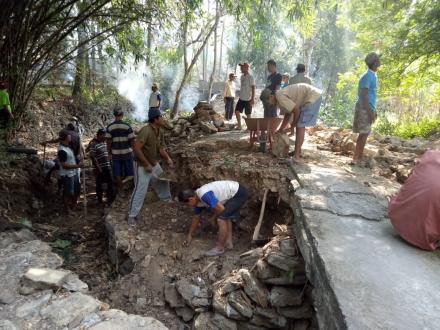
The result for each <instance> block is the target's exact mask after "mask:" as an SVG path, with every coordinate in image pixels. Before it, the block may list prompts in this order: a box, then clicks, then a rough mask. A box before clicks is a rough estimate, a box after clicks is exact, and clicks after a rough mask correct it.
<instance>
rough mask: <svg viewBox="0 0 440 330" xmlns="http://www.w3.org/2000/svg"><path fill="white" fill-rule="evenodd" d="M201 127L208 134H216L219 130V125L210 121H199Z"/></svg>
mask: <svg viewBox="0 0 440 330" xmlns="http://www.w3.org/2000/svg"><path fill="white" fill-rule="evenodd" d="M199 127H200V129H201V130H202V131H203V132H205V133H207V134H214V133H217V132H218V130H217V127H215V126H214V125H213V124H211V123H210V122H208V121H201V122H200V123H199Z"/></svg>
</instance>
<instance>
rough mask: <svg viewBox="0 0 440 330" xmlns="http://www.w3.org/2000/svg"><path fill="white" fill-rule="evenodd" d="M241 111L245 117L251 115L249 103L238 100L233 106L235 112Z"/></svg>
mask: <svg viewBox="0 0 440 330" xmlns="http://www.w3.org/2000/svg"><path fill="white" fill-rule="evenodd" d="M243 109H244V113H245V114H246V115H250V114H251V113H252V105H251V101H243V100H240V99H238V102H237V105H236V106H235V111H238V112H240V113H243Z"/></svg>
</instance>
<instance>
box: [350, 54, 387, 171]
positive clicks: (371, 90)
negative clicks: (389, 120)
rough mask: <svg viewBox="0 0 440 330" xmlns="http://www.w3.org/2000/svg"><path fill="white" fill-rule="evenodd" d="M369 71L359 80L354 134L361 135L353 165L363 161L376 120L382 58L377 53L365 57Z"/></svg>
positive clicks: (357, 142) (358, 139)
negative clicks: (378, 74)
mask: <svg viewBox="0 0 440 330" xmlns="http://www.w3.org/2000/svg"><path fill="white" fill-rule="evenodd" d="M365 63H366V64H367V66H368V70H367V71H366V72H365V73H364V74H363V75H362V77H361V78H360V79H359V85H358V100H357V102H356V107H355V114H354V121H353V132H354V133H359V136H358V138H357V141H356V149H355V151H354V155H353V162H352V164H357V163H358V162H359V161H361V160H362V155H363V153H364V148H365V144H366V143H367V138H368V135H369V134H370V132H371V125H372V124H373V123H374V121H375V120H376V117H377V114H376V95H377V75H376V72H377V69H378V68H379V66H380V57H379V55H377V54H376V53H369V54H368V55H367V56H366V57H365Z"/></svg>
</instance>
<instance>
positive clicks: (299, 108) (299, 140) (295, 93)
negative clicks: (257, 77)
mask: <svg viewBox="0 0 440 330" xmlns="http://www.w3.org/2000/svg"><path fill="white" fill-rule="evenodd" d="M321 94H322V91H321V90H320V89H318V88H316V87H313V86H312V85H309V84H302V83H301V84H294V85H289V86H287V87H286V88H284V89H281V90H279V91H276V92H271V91H269V90H265V93H262V95H261V98H262V99H265V100H266V102H268V103H270V104H278V106H279V107H280V109H281V110H282V111H284V112H285V115H284V119H283V122H282V124H281V126H280V128H279V131H278V132H282V131H283V130H284V128H286V126H287V124H288V123H289V119H290V115H291V114H293V123H292V124H293V126H294V127H296V138H295V152H294V156H293V159H294V160H295V161H299V160H300V158H301V147H302V144H303V142H304V136H305V132H306V127H310V126H314V125H316V121H317V119H318V112H319V107H320V106H321V102H322V96H321Z"/></svg>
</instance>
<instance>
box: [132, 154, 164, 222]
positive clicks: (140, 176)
mask: <svg viewBox="0 0 440 330" xmlns="http://www.w3.org/2000/svg"><path fill="white" fill-rule="evenodd" d="M152 172H153V173H155V174H156V175H160V173H162V172H163V170H162V167H161V166H160V165H159V163H157V164H156V165H154V167H153V171H152ZM150 181H151V184H152V187H153V189H154V191H155V192H156V194H157V197H159V198H160V199H161V200H171V193H170V183H169V181H165V180H159V179H157V178H156V176H154V175H153V174H152V173H150V172H147V171H145V168H144V167H143V166H141V165H140V164H138V163H137V162H135V171H134V190H133V194H132V195H131V199H130V205H129V211H128V217H129V218H135V217H137V216H138V214H139V212H140V211H141V209H142V206H143V204H144V200H145V196H146V195H147V192H148V186H149V185H150Z"/></svg>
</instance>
